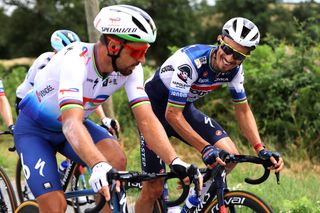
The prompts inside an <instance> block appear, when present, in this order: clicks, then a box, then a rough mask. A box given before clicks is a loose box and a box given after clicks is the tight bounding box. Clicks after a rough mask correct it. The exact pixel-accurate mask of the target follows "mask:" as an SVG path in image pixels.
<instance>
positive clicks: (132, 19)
mask: <svg viewBox="0 0 320 213" xmlns="http://www.w3.org/2000/svg"><path fill="white" fill-rule="evenodd" d="M93 23H94V26H95V28H96V29H97V30H98V31H99V32H100V33H102V34H111V35H116V36H118V37H120V38H122V39H124V40H128V41H133V42H147V43H153V42H154V41H155V40H156V36H157V28H156V26H155V24H154V22H153V20H152V18H151V17H150V16H149V15H148V14H147V13H146V12H145V11H143V10H141V9H140V8H137V7H134V6H130V5H114V6H109V7H104V8H102V9H101V11H100V12H99V13H98V15H97V16H96V18H95V19H94V22H93Z"/></svg>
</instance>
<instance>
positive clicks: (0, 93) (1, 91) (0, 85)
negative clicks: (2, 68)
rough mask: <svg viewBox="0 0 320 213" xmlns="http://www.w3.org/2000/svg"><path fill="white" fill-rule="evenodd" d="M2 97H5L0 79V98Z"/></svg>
mask: <svg viewBox="0 0 320 213" xmlns="http://www.w3.org/2000/svg"><path fill="white" fill-rule="evenodd" d="M3 95H5V93H4V86H3V83H2V80H1V79H0V96H3Z"/></svg>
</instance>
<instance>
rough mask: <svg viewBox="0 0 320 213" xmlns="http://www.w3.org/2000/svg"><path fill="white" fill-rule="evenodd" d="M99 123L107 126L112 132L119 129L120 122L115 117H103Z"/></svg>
mask: <svg viewBox="0 0 320 213" xmlns="http://www.w3.org/2000/svg"><path fill="white" fill-rule="evenodd" d="M101 123H102V125H103V126H105V127H107V128H108V130H109V131H110V132H111V133H112V134H114V133H117V132H119V131H120V124H119V122H118V121H117V120H116V119H111V118H107V117H105V118H103V119H102V120H101Z"/></svg>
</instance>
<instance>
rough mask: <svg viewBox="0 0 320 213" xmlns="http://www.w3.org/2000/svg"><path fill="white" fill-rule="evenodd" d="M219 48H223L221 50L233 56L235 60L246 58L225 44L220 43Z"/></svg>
mask: <svg viewBox="0 0 320 213" xmlns="http://www.w3.org/2000/svg"><path fill="white" fill-rule="evenodd" d="M221 48H222V50H223V52H224V53H225V54H227V55H231V54H232V56H233V58H234V59H236V60H240V61H243V60H244V59H246V57H245V56H244V55H241V54H240V53H238V52H235V51H234V50H233V49H232V48H231V47H229V46H227V45H224V44H223V45H221Z"/></svg>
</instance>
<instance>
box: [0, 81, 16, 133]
mask: <svg viewBox="0 0 320 213" xmlns="http://www.w3.org/2000/svg"><path fill="white" fill-rule="evenodd" d="M0 115H1V117H2V119H3V121H4V122H5V124H6V126H7V127H8V129H9V131H10V133H11V134H13V130H14V125H13V118H12V112H11V107H10V103H9V100H8V98H7V96H6V94H5V90H4V86H3V83H2V80H1V79H0Z"/></svg>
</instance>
